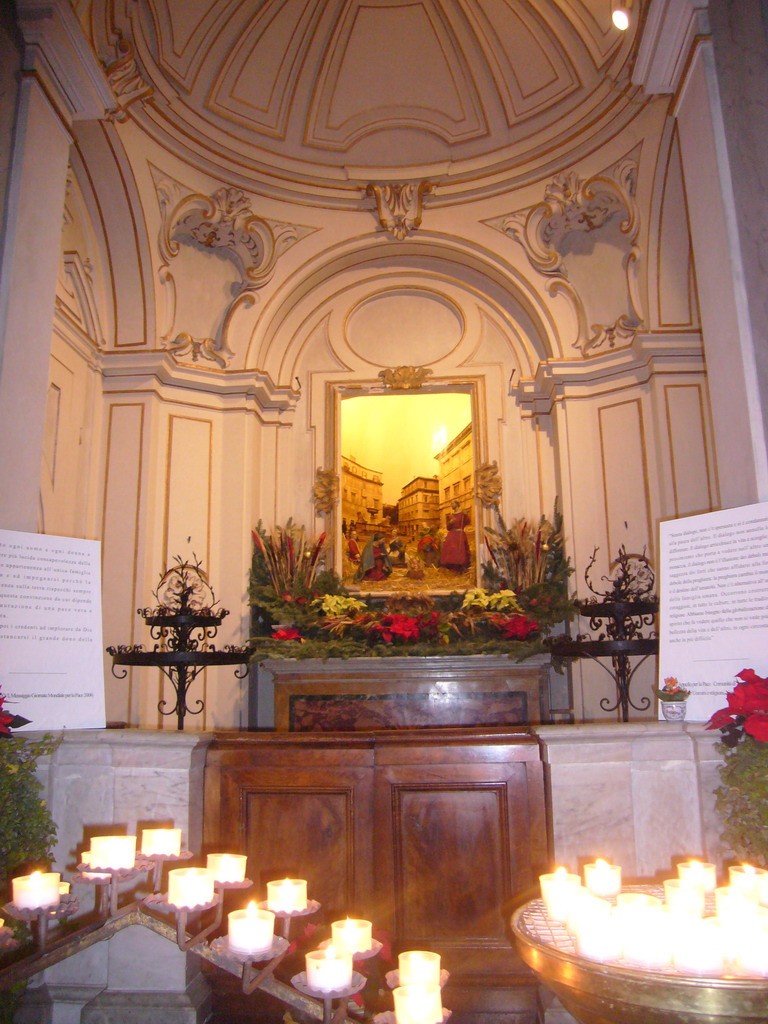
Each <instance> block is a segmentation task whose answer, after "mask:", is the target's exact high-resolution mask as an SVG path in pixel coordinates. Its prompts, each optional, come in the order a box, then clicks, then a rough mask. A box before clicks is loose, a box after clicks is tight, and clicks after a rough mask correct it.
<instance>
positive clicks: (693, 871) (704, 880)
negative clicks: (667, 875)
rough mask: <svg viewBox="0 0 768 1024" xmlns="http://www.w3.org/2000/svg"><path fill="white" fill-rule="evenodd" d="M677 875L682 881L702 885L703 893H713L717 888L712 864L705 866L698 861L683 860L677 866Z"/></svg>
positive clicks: (714, 869)
mask: <svg viewBox="0 0 768 1024" xmlns="http://www.w3.org/2000/svg"><path fill="white" fill-rule="evenodd" d="M677 875H678V878H680V879H682V880H683V881H691V882H698V883H699V884H700V885H703V886H704V892H714V891H715V889H716V888H717V868H716V867H715V865H714V864H705V863H703V862H702V861H700V860H684V861H681V862H680V863H679V864H678V865H677Z"/></svg>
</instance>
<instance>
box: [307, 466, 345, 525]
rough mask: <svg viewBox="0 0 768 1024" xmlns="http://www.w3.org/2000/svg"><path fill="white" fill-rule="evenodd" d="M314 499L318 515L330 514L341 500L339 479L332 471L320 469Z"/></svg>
mask: <svg viewBox="0 0 768 1024" xmlns="http://www.w3.org/2000/svg"><path fill="white" fill-rule="evenodd" d="M312 499H313V501H314V503H315V510H316V511H317V513H318V515H320V514H321V513H323V512H330V511H331V510H332V509H333V507H334V506H335V505H336V502H337V501H338V500H339V477H338V474H337V473H334V471H333V470H332V469H318V471H317V473H316V474H315V486H314V487H313V488H312Z"/></svg>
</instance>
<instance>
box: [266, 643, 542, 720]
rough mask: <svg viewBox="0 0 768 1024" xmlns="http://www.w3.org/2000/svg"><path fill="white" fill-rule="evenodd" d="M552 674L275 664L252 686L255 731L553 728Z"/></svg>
mask: <svg viewBox="0 0 768 1024" xmlns="http://www.w3.org/2000/svg"><path fill="white" fill-rule="evenodd" d="M550 673H551V662H550V659H549V658H548V657H543V656H539V657H534V658H529V659H527V660H526V661H523V662H516V661H513V660H512V659H511V658H508V657H504V656H493V655H474V656H469V657H467V656H456V655H452V656H451V655H447V656H439V657H431V658H408V657H393V658H350V659H348V660H342V659H338V658H331V659H328V660H327V661H322V660H320V659H312V660H306V661H296V660H293V659H287V658H286V659H273V660H269V661H264V662H262V663H261V664H260V665H259V666H258V669H257V672H256V678H252V680H251V689H250V710H249V727H250V728H273V727H274V728H276V729H278V730H281V731H282V730H285V731H289V732H328V731H330V732H333V731H336V732H339V731H347V730H352V731H370V730H376V729H414V728H433V727H449V728H451V727H462V726H495V725H505V726H512V725H528V724H538V723H541V722H551V721H552V717H553V711H552V706H553V702H552V699H551V696H550ZM556 706H557V705H556Z"/></svg>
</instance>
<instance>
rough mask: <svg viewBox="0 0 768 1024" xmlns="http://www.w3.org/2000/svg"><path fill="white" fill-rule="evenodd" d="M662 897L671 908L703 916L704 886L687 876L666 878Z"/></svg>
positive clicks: (704, 902)
mask: <svg viewBox="0 0 768 1024" xmlns="http://www.w3.org/2000/svg"><path fill="white" fill-rule="evenodd" d="M664 899H665V901H666V904H667V906H668V907H670V908H671V909H672V910H679V911H683V912H685V913H687V914H695V915H696V916H697V917H704V907H705V905H706V896H705V893H704V886H703V885H701V884H698V883H697V882H694V881H690V880H689V879H688V878H667V879H665V880H664Z"/></svg>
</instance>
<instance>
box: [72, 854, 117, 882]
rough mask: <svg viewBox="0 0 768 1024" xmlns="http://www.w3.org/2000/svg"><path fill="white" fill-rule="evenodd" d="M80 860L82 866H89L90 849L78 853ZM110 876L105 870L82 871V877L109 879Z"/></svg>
mask: <svg viewBox="0 0 768 1024" xmlns="http://www.w3.org/2000/svg"><path fill="white" fill-rule="evenodd" d="M80 861H81V863H82V864H83V866H84V867H86V868H88V867H90V866H91V851H90V850H83V852H82V854H81V855H80ZM111 877H112V876H111V875H110V874H109V873H108V872H106V871H83V878H91V879H93V878H103V879H107V880H108V879H110V878H111Z"/></svg>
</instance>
